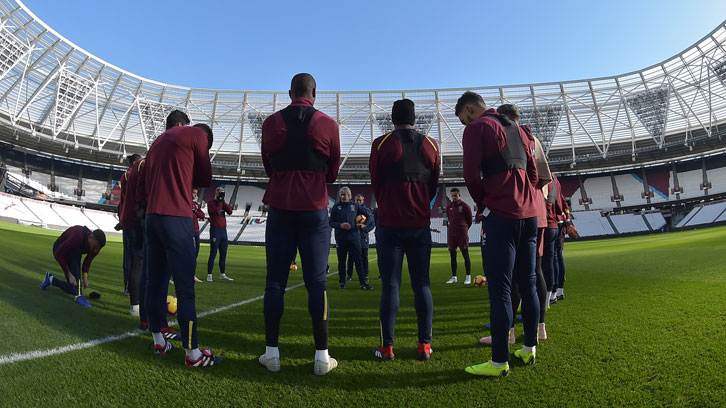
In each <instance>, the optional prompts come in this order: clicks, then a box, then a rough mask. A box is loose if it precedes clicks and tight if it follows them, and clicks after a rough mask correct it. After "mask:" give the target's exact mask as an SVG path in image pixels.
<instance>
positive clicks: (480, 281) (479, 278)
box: [474, 275, 487, 286]
mask: <svg viewBox="0 0 726 408" xmlns="http://www.w3.org/2000/svg"><path fill="white" fill-rule="evenodd" d="M486 284H487V278H486V277H485V276H484V275H476V277H475V278H474V286H486Z"/></svg>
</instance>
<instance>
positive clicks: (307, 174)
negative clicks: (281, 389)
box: [258, 73, 340, 375]
mask: <svg viewBox="0 0 726 408" xmlns="http://www.w3.org/2000/svg"><path fill="white" fill-rule="evenodd" d="M289 95H290V99H291V100H292V103H291V104H290V105H289V106H287V107H285V108H284V109H282V110H280V111H277V112H275V113H274V114H272V115H271V116H270V117H268V118H267V119H265V122H264V123H263V124H262V143H261V150H262V152H261V153H262V163H263V164H264V166H265V172H266V173H267V175H268V176H269V177H270V183H269V184H268V186H267V190H265V195H264V197H263V198H262V201H263V202H264V203H265V204H267V205H268V206H269V208H270V210H269V213H268V216H267V224H266V227H265V243H266V244H265V253H266V262H267V278H266V283H265V299H264V306H263V314H264V317H265V346H266V347H265V353H264V354H262V355H261V356H260V357H259V359H258V361H259V362H260V364H262V365H264V366H265V368H267V369H268V370H270V371H279V370H280V350H279V348H278V339H279V336H280V320H281V319H282V312H283V310H284V308H285V303H284V296H285V288H286V286H287V279H288V276H289V275H290V262H291V261H292V260H293V259H294V258H295V251H296V250H297V251H299V252H300V262H301V263H302V274H303V280H304V281H305V287H306V288H307V290H308V312H309V313H310V318H311V319H312V326H313V337H314V339H315V364H314V368H313V372H314V373H315V374H316V375H325V374H327V373H328V372H329V371H330V370H332V369H334V368H335V367H337V366H338V362H337V360H335V359H334V358H332V357H330V355H329V354H328V295H327V277H326V268H327V264H328V255H329V254H330V225H329V224H328V208H327V207H328V189H327V186H326V183H333V182H335V179H336V178H337V177H338V168H339V166H340V134H339V132H338V125H337V123H336V122H335V120H333V118H331V117H330V116H328V115H326V114H324V113H323V112H320V111H318V110H316V109H315V108H314V107H313V104H314V103H315V95H316V84H315V79H314V78H313V76H312V75H310V74H307V73H301V74H297V75H295V76H294V77H293V78H292V81H290V92H289Z"/></svg>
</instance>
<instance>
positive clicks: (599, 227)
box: [572, 211, 615, 237]
mask: <svg viewBox="0 0 726 408" xmlns="http://www.w3.org/2000/svg"><path fill="white" fill-rule="evenodd" d="M572 223H573V224H575V227H577V231H578V232H579V233H580V236H581V237H597V236H603V235H613V234H615V231H613V227H612V226H611V225H610V223H609V222H608V220H607V218H606V217H603V216H602V214H601V213H600V211H577V212H573V213H572Z"/></svg>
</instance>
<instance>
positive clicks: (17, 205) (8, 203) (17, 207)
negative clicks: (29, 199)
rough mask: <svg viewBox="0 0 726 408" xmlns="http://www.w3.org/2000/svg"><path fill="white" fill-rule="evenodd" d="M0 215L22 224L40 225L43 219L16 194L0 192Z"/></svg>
mask: <svg viewBox="0 0 726 408" xmlns="http://www.w3.org/2000/svg"><path fill="white" fill-rule="evenodd" d="M0 217H4V218H8V219H14V220H17V221H18V223H20V224H24V225H36V226H41V225H42V224H43V221H41V219H40V218H38V217H37V216H36V215H35V214H34V213H33V212H32V211H30V209H29V208H28V207H27V206H26V205H25V204H24V203H23V201H22V199H21V198H20V197H18V196H14V195H10V194H5V193H0Z"/></svg>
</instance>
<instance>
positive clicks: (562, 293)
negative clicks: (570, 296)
mask: <svg viewBox="0 0 726 408" xmlns="http://www.w3.org/2000/svg"><path fill="white" fill-rule="evenodd" d="M564 294H565V289H564V288H557V296H563V295H564Z"/></svg>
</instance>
